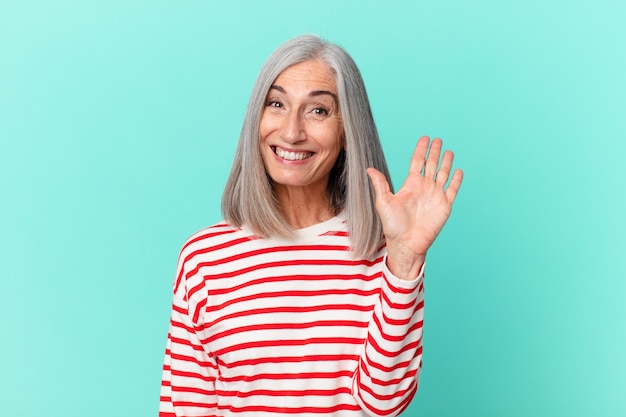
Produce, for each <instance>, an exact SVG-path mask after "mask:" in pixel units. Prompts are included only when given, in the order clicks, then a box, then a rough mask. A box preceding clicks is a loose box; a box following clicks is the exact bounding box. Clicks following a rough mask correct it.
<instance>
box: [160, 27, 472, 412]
mask: <svg viewBox="0 0 626 417" xmlns="http://www.w3.org/2000/svg"><path fill="white" fill-rule="evenodd" d="M429 147H430V150H429ZM440 152H441V140H439V139H435V140H434V141H433V142H432V144H431V143H430V139H429V138H427V137H422V138H421V139H420V140H419V141H418V143H417V146H416V148H415V152H414V154H413V157H412V160H411V165H410V171H409V175H408V177H407V179H406V181H405V183H404V185H403V186H402V188H401V189H400V190H399V191H398V193H396V194H394V193H393V192H392V189H391V185H390V183H391V181H390V179H389V174H388V172H387V168H386V164H385V160H384V156H383V152H382V148H381V146H380V143H379V140H378V136H377V133H376V127H375V125H374V121H373V119H372V115H371V112H370V107H369V102H368V99H367V95H366V92H365V87H364V84H363V81H362V79H361V76H360V74H359V71H358V69H357V67H356V65H355V64H354V62H353V61H352V59H351V58H350V57H349V55H348V54H347V53H346V52H345V51H344V50H343V49H341V48H340V47H338V46H336V45H334V44H331V43H327V42H325V41H322V40H321V39H319V38H317V37H314V36H302V37H298V38H295V39H292V40H290V41H288V42H286V43H285V44H283V45H282V46H281V47H279V48H278V49H277V50H276V51H275V52H274V53H273V54H272V55H271V56H270V57H269V59H268V61H267V62H266V63H265V65H264V66H263V68H262V69H261V72H260V74H259V77H258V78H257V81H256V84H255V86H254V89H253V92H252V96H251V99H250V103H249V105H248V111H247V113H246V116H245V120H244V124H243V129H242V132H241V136H240V140H239V146H238V149H237V153H236V156H235V161H234V164H233V169H232V172H231V174H230V177H229V180H228V183H227V185H226V189H225V192H224V196H223V201H222V209H223V212H224V217H225V221H224V222H222V223H219V224H217V225H215V226H213V227H209V228H207V229H205V230H202V231H200V232H198V233H196V234H195V235H193V236H192V237H191V238H190V239H189V240H188V241H187V243H186V244H185V245H184V247H183V249H182V251H181V254H180V258H179V265H178V270H177V276H176V280H175V283H174V302H173V310H172V319H171V325H170V332H169V336H168V344H167V350H166V357H165V365H164V372H163V384H162V395H161V409H160V415H161V416H218V415H219V416H222V415H228V416H230V415H235V416H278V415H284V414H290V415H300V416H312V415H336V416H383V415H385V416H388V415H391V416H393V415H398V414H399V413H401V412H402V411H403V410H404V409H405V408H406V407H407V406H408V404H409V402H410V400H411V398H412V397H413V395H414V394H415V392H416V390H417V384H418V379H419V372H420V369H421V355H422V342H421V341H422V318H423V276H424V275H423V269H424V260H425V256H426V252H427V250H428V248H429V247H430V246H431V245H432V243H433V241H434V239H435V238H436V236H437V235H438V233H439V231H440V230H441V228H442V227H443V225H444V224H445V222H446V220H447V218H448V216H449V214H450V211H451V207H452V203H453V201H454V199H455V196H456V194H457V192H458V190H459V187H460V185H461V181H462V172H461V171H459V170H457V171H456V172H455V173H454V175H453V176H452V179H451V181H450V184H449V186H448V187H447V188H445V184H446V182H447V180H448V176H449V173H450V169H451V166H452V159H453V156H452V153H451V152H449V151H446V152H445V153H444V154H443V158H442V160H441V164H439V159H440ZM368 175H369V179H368ZM370 181H371V185H370Z"/></svg>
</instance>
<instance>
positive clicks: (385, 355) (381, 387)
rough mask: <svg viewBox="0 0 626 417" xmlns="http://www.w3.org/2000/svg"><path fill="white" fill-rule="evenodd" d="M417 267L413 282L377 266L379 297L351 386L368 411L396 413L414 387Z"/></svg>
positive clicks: (419, 314)
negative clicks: (380, 269) (380, 274)
mask: <svg viewBox="0 0 626 417" xmlns="http://www.w3.org/2000/svg"><path fill="white" fill-rule="evenodd" d="M423 300H424V286H423V270H422V271H420V273H419V276H418V278H417V279H415V280H413V281H405V280H401V279H399V278H397V277H395V276H393V274H391V272H390V271H389V269H388V268H386V267H383V283H382V288H381V294H380V299H379V302H378V303H376V305H375V307H374V313H373V316H372V321H371V322H370V325H369V329H368V338H367V341H366V343H365V348H364V351H363V354H362V356H361V359H360V362H359V367H358V369H357V372H356V373H355V377H354V380H353V386H352V391H353V394H354V397H355V399H356V401H357V402H358V404H359V406H360V407H361V408H362V409H363V410H364V411H365V412H366V413H367V414H368V415H370V416H396V415H398V414H400V413H401V412H402V411H404V409H405V408H406V407H407V406H408V405H409V403H410V401H411V399H412V398H413V396H414V395H415V392H416V391H417V385H418V382H419V374H420V370H421V367H422V323H423V317H424V314H423V313H424V311H423V306H424V302H423Z"/></svg>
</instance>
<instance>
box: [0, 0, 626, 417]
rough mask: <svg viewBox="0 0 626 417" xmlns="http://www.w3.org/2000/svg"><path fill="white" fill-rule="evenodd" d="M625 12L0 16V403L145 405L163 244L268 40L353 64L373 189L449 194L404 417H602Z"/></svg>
mask: <svg viewBox="0 0 626 417" xmlns="http://www.w3.org/2000/svg"><path fill="white" fill-rule="evenodd" d="M625 5H626V3H624V2H623V1H620V0H614V1H608V0H607V1H604V0H600V1H576V0H571V1H558V0H557V1H549V0H548V1H546V0H542V1H538V0H530V1H528V0H526V1H496V0H493V1H485V0H472V1H450V0H438V1H396V2H394V1H386V2H382V1H371V2H367V1H363V0H361V1H334V2H319V1H318V2H306V3H305V2H284V1H263V2H252V1H250V2H244V1H229V2H219V3H214V2H209V1H159V0H157V1H155V0H151V1H130V2H127V1H124V2H121V1H107V2H103V1H89V2H85V1H78V0H76V1H67V0H62V1H55V2H43V1H39V2H37V1H28V2H9V1H2V3H1V5H0V139H1V142H0V143H1V148H0V186H1V190H0V198H1V199H2V201H1V205H0V210H1V215H0V268H1V269H0V274H1V276H0V278H1V279H0V295H1V296H2V302H0V325H1V335H0V338H1V339H0V414H1V415H2V416H7V417H27V416H28V417H30V416H47V417H56V416H59V417H61V416H62V417H74V416H90V417H99V416H102V417H109V416H138V417H143V416H145V417H148V416H155V415H156V412H157V402H158V397H159V384H160V374H161V361H162V358H163V351H164V347H165V337H166V332H167V325H168V319H169V309H170V301H171V296H170V291H171V283H172V280H173V275H174V268H175V263H176V259H177V255H178V250H179V249H180V246H181V245H182V243H183V242H184V240H185V239H186V238H187V236H189V235H190V234H192V233H193V232H195V231H196V230H198V229H201V228H203V227H205V226H208V225H211V224H213V223H215V222H217V221H219V220H220V219H221V215H220V212H219V202H220V196H221V192H222V188H223V186H224V183H225V180H226V177H227V175H228V172H229V168H230V164H231V161H232V157H233V153H234V150H235V146H236V141H237V139H238V134H239V130H240V127H241V122H242V119H243V114H244V111H245V107H246V104H247V100H248V95H249V92H250V89H251V87H252V84H253V82H254V79H255V77H256V74H257V72H258V70H259V68H260V67H261V64H262V63H263V61H264V60H265V58H266V57H267V56H268V55H269V53H270V52H271V51H272V50H273V49H274V48H276V47H277V46H278V45H279V44H280V43H282V42H284V41H285V40H287V39H289V38H291V37H293V36H296V35H299V34H303V33H316V34H319V35H321V36H323V37H325V38H328V39H330V40H333V41H335V42H337V43H339V44H340V45H342V46H344V47H345V48H346V49H347V50H348V51H349V52H350V53H351V54H352V56H353V57H354V59H355V60H356V62H357V63H358V64H359V66H360V68H361V70H362V73H363V77H364V79H365V82H366V85H367V88H368V92H369V94H370V100H371V103H372V107H373V111H374V116H375V119H376V121H377V124H378V126H379V130H380V135H381V138H382V141H383V145H384V148H385V152H386V155H387V158H388V161H389V163H390V165H391V170H392V175H393V178H394V181H395V183H396V186H399V185H400V183H401V182H402V180H403V179H404V176H405V173H406V170H407V166H408V158H409V155H410V153H411V152H412V149H413V146H414V144H415V142H416V140H417V139H418V137H419V136H421V135H424V134H425V135H431V136H440V137H442V138H443V139H444V146H445V147H447V148H451V149H453V150H454V151H455V153H456V155H457V158H456V161H455V162H456V166H459V167H462V168H463V169H464V170H465V182H464V185H463V188H462V189H461V192H460V194H459V197H458V200H457V203H456V205H455V208H454V212H453V215H452V217H451V219H450V221H449V223H448V225H447V226H446V229H445V230H444V231H443V233H442V234H441V236H440V238H439V240H438V241H437V243H436V244H435V246H434V247H433V248H432V250H431V253H430V254H429V261H428V262H429V264H428V272H427V275H428V278H427V279H428V281H427V287H426V291H427V295H426V297H427V298H426V324H425V339H424V346H425V349H424V352H425V353H424V368H423V373H422V382H421V386H420V391H419V393H418V394H417V396H416V398H415V400H414V402H413V404H412V405H411V407H410V409H409V411H408V412H407V413H406V415H409V416H480V417H486V416H534V417H543V416H546V417H547V416H550V417H553V416H568V417H576V416H623V415H626V396H624V392H625V391H626V389H625V388H626V382H625V374H626V359H625V358H626V355H625V354H624V349H625V348H626V343H625V342H626V335H625V330H626V326H625V322H626V307H625V306H624V301H623V299H624V296H625V295H626V284H625V283H624V281H625V279H626V267H625V258H626V239H625V237H624V236H625V232H626V222H625V221H624V213H626V197H625V194H626V191H625V186H624V183H625V181H624V180H625V179H626V175H625V174H624V154H625V153H626V127H625V122H624V120H625V119H626V82H625V74H626V47H625V45H626V25H625V24H624V21H625V20H626V6H625Z"/></svg>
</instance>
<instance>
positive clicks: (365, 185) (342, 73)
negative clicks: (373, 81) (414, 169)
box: [222, 35, 391, 258]
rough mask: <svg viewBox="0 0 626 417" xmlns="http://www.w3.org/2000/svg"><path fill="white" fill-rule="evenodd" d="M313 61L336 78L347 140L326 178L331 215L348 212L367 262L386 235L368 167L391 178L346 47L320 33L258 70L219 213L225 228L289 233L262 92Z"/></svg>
mask: <svg viewBox="0 0 626 417" xmlns="http://www.w3.org/2000/svg"><path fill="white" fill-rule="evenodd" d="M313 59H321V60H322V61H323V62H324V63H326V64H327V65H328V66H329V68H330V69H331V70H332V71H333V72H334V74H335V77H336V79H335V81H336V85H337V93H338V97H337V100H338V102H339V103H338V104H339V112H340V114H341V118H342V123H343V136H344V139H345V150H342V151H341V153H340V154H339V156H338V158H337V161H336V162H335V165H334V167H333V168H332V170H331V173H330V179H329V181H328V196H329V198H330V203H331V206H332V207H333V209H334V211H335V214H338V213H339V212H342V211H343V212H344V213H345V217H346V219H347V223H348V233H349V235H350V239H351V244H352V248H351V249H352V250H353V251H354V253H355V255H356V256H359V257H366V258H369V257H371V256H373V255H374V254H375V253H376V252H377V251H378V250H379V249H380V246H381V244H382V241H383V233H382V225H381V222H380V219H379V217H378V214H377V213H376V209H375V206H374V203H375V194H374V190H373V188H372V186H371V184H370V181H369V178H368V176H367V173H366V169H367V168H368V167H373V168H376V169H377V170H379V171H380V172H382V173H383V174H384V175H385V176H386V177H387V181H389V184H390V185H391V178H390V176H389V172H388V169H387V164H386V162H385V157H384V154H383V150H382V146H381V144H380V140H379V138H378V131H377V129H376V125H375V123H374V119H373V117H372V112H371V109H370V105H369V100H368V98H367V92H366V91H365V84H364V83H363V79H362V77H361V73H360V71H359V69H358V68H357V66H356V64H355V62H354V60H353V59H352V58H351V57H350V55H348V53H347V52H346V51H345V50H344V49H343V48H341V47H339V46H338V45H336V44H333V43H331V42H327V41H325V40H323V39H321V38H319V37H317V36H313V35H304V36H299V37H296V38H294V39H291V40H289V41H287V42H285V43H284V44H282V45H281V46H280V47H278V49H276V50H275V51H274V52H273V53H272V54H271V55H270V57H269V58H268V59H267V61H266V62H265V64H264V65H263V67H262V68H261V71H260V72H259V75H258V77H257V79H256V82H255V84H254V87H253V89H252V94H251V96H250V101H249V103H248V109H247V111H246V115H245V118H244V121H243V126H242V129H241V135H240V137H239V144H238V147H237V152H236V154H235V160H234V162H233V167H232V169H231V172H230V176H229V178H228V181H227V183H226V187H225V189H224V194H223V196H222V212H223V214H224V218H225V219H226V221H228V222H229V223H230V224H232V225H234V226H243V225H246V227H248V228H250V229H251V230H252V231H253V232H254V233H256V234H258V235H260V236H263V237H268V236H284V237H288V236H290V235H291V234H292V232H293V230H292V229H289V228H286V226H285V225H287V224H288V223H287V222H286V220H285V217H284V215H283V213H282V211H281V210H280V208H279V205H278V203H277V201H276V197H275V195H274V192H273V189H272V180H271V179H270V178H269V176H268V175H267V173H266V171H265V166H264V164H263V158H262V156H261V148H260V134H259V126H260V123H261V115H262V113H263V109H264V106H265V101H266V96H267V93H268V91H269V89H270V87H271V85H272V83H273V82H274V81H275V80H276V78H277V77H278V76H279V75H280V74H281V73H282V72H283V71H284V70H285V69H286V68H288V67H290V66H292V65H295V64H298V63H301V62H305V61H310V60H313Z"/></svg>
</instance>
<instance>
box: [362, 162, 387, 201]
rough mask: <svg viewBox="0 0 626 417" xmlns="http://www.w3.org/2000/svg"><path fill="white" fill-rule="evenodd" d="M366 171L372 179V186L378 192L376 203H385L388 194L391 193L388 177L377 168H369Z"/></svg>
mask: <svg viewBox="0 0 626 417" xmlns="http://www.w3.org/2000/svg"><path fill="white" fill-rule="evenodd" d="M366 172H367V175H368V176H369V177H370V180H371V181H372V187H373V188H374V193H375V194H376V205H377V206H378V204H379V203H380V204H384V203H385V202H386V201H387V197H388V194H389V193H391V188H390V187H389V182H387V178H386V177H385V176H384V175H383V174H382V172H380V171H379V170H377V169H375V168H367V171H366Z"/></svg>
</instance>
